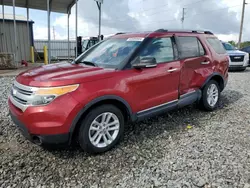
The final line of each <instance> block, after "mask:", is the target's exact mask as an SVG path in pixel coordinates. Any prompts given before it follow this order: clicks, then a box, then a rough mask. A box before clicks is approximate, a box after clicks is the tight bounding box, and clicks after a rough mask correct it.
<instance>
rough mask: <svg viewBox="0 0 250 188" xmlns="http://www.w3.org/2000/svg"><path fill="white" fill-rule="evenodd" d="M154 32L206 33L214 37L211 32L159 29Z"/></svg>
mask: <svg viewBox="0 0 250 188" xmlns="http://www.w3.org/2000/svg"><path fill="white" fill-rule="evenodd" d="M154 32H187V33H204V34H208V35H213V33H212V32H211V31H201V30H178V29H176V30H168V29H158V30H156V31H154Z"/></svg>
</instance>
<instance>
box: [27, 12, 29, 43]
mask: <svg viewBox="0 0 250 188" xmlns="http://www.w3.org/2000/svg"><path fill="white" fill-rule="evenodd" d="M29 19H30V14H29V8H28V7H27V35H28V41H29V45H30V26H29V25H30V23H29Z"/></svg>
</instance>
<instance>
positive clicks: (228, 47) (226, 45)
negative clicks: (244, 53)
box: [223, 43, 236, 51]
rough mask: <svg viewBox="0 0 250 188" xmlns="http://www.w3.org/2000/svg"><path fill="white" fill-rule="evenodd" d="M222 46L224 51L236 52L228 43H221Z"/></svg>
mask: <svg viewBox="0 0 250 188" xmlns="http://www.w3.org/2000/svg"><path fill="white" fill-rule="evenodd" d="M223 46H224V48H225V49H226V50H229V51H230V50H236V48H235V47H234V46H233V45H231V44H230V43H223Z"/></svg>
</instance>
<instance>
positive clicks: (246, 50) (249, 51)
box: [240, 46, 250, 66]
mask: <svg viewBox="0 0 250 188" xmlns="http://www.w3.org/2000/svg"><path fill="white" fill-rule="evenodd" d="M240 51H243V52H246V53H248V54H249V56H250V46H247V47H244V48H241V49H240ZM248 66H250V62H248Z"/></svg>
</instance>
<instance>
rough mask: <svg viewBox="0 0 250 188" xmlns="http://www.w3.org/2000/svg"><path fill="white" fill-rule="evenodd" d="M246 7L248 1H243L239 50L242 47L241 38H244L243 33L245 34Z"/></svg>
mask: <svg viewBox="0 0 250 188" xmlns="http://www.w3.org/2000/svg"><path fill="white" fill-rule="evenodd" d="M245 6H246V0H243V6H242V14H241V24H240V34H239V41H238V48H239V49H240V45H241V38H242V32H243V24H244V15H245Z"/></svg>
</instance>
